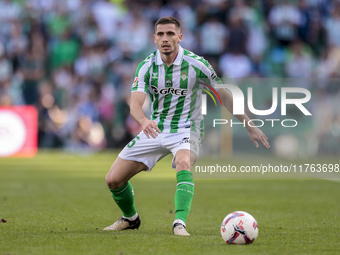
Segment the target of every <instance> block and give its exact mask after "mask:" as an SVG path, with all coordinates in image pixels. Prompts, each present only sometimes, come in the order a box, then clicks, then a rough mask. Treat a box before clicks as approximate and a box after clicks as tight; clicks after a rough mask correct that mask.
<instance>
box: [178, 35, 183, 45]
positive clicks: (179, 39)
mask: <svg viewBox="0 0 340 255" xmlns="http://www.w3.org/2000/svg"><path fill="white" fill-rule="evenodd" d="M182 38H183V35H182V34H179V36H178V42H179V43H180V42H181V41H182Z"/></svg>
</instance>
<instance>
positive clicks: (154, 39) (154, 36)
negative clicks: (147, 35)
mask: <svg viewBox="0 0 340 255" xmlns="http://www.w3.org/2000/svg"><path fill="white" fill-rule="evenodd" d="M153 41H154V42H155V43H156V35H153Z"/></svg>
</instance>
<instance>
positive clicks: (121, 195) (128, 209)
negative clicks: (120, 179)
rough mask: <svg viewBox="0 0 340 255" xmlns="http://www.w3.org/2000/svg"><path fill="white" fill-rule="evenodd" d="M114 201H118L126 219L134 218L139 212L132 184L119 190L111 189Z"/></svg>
mask: <svg viewBox="0 0 340 255" xmlns="http://www.w3.org/2000/svg"><path fill="white" fill-rule="evenodd" d="M110 191H111V193H112V197H113V199H114V200H115V201H116V203H117V205H118V206H119V208H120V210H122V212H123V216H124V217H132V216H134V215H135V214H136V213H137V211H136V207H135V200H134V194H133V189H132V185H131V183H130V182H127V183H125V184H124V186H122V187H120V188H119V189H110Z"/></svg>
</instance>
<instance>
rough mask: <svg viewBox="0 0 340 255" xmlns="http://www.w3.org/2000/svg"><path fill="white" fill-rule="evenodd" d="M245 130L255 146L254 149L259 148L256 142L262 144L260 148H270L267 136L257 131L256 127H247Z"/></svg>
mask: <svg viewBox="0 0 340 255" xmlns="http://www.w3.org/2000/svg"><path fill="white" fill-rule="evenodd" d="M247 130H248V135H249V138H250V140H251V141H252V142H253V143H254V144H255V146H256V148H258V147H259V144H258V143H257V142H259V143H260V144H262V146H263V147H265V148H267V149H269V148H270V146H269V143H268V138H267V136H266V135H265V134H264V133H263V132H262V131H261V130H260V129H258V128H257V127H249V128H247Z"/></svg>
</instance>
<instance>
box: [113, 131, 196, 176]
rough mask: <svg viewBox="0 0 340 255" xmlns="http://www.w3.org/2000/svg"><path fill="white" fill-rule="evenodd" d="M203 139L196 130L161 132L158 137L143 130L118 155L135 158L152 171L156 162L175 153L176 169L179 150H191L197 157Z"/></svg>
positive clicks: (134, 159) (128, 158) (130, 158)
mask: <svg viewBox="0 0 340 255" xmlns="http://www.w3.org/2000/svg"><path fill="white" fill-rule="evenodd" d="M200 145H201V139H200V137H199V135H198V134H197V133H195V132H190V130H188V131H186V130H185V131H184V132H180V133H164V132H163V133H160V134H158V136H157V137H156V138H152V137H150V138H149V139H148V138H147V137H146V135H145V134H144V133H143V132H140V133H139V135H137V136H136V137H135V138H134V139H132V140H131V142H129V143H128V144H127V145H126V146H125V147H124V149H123V150H122V151H121V152H120V153H119V155H118V157H120V158H122V159H125V160H133V161H137V162H142V163H144V164H145V165H146V166H147V167H148V169H147V171H150V170H151V169H152V168H153V167H154V166H155V165H156V163H157V162H158V161H159V160H161V159H162V158H164V157H165V156H166V155H168V154H169V153H170V152H171V153H172V155H173V158H172V168H174V169H176V165H175V162H174V160H175V156H176V153H177V151H179V150H183V149H186V150H190V151H192V152H194V153H195V154H196V155H197V157H198V154H199V148H200Z"/></svg>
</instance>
